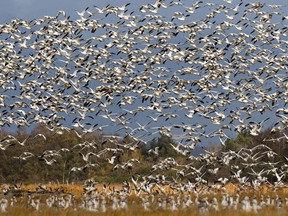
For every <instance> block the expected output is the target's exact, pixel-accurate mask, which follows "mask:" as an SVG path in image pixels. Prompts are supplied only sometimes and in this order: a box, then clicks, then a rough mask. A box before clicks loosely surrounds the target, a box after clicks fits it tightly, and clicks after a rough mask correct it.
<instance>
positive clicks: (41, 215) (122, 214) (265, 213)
mask: <svg viewBox="0 0 288 216" xmlns="http://www.w3.org/2000/svg"><path fill="white" fill-rule="evenodd" d="M38 187H39V185H37V184H31V185H23V186H22V189H23V190H30V191H36V190H37V188H38ZM0 188H1V187H0ZM2 188H3V186H2ZM46 188H47V189H48V190H52V191H64V192H65V193H71V194H73V195H75V198H76V199H77V198H78V199H80V198H81V196H82V193H83V185H64V184H63V185H61V184H60V185H59V184H47V185H46ZM110 188H115V189H116V190H117V189H121V188H122V185H121V184H111V185H110ZM225 188H226V191H227V193H228V194H230V195H235V194H236V193H237V192H238V193H239V188H238V187H237V185H233V184H227V185H226V187H225ZM97 190H98V191H99V192H102V191H103V184H99V185H97ZM154 190H157V187H155V188H154ZM167 193H172V189H169V188H168V189H167ZM276 194H277V195H279V197H282V198H285V197H288V189H287V187H283V188H279V189H277V190H275V189H273V190H272V189H271V188H270V187H268V186H262V187H260V188H259V190H257V191H255V190H252V189H249V188H245V189H243V190H241V191H240V198H241V199H242V198H243V197H244V196H246V195H250V196H253V195H256V196H257V197H258V198H259V197H260V195H264V196H265V195H270V196H272V197H275V195H276ZM204 196H205V197H208V199H211V197H212V196H215V194H214V195H204ZM221 196H222V194H221V193H219V194H216V197H217V199H218V201H219V200H220V197H221ZM194 198H195V197H194V196H193V198H192V200H193V199H194ZM129 200H130V202H129V203H130V204H129V207H128V209H127V210H118V211H113V210H112V209H109V208H108V209H107V212H104V213H103V212H89V211H86V210H84V209H79V208H78V206H79V205H76V206H77V210H76V209H73V208H72V207H71V208H68V209H65V210H64V209H57V208H48V207H46V204H41V205H40V210H39V211H36V210H34V209H33V208H31V207H30V208H27V207H26V206H25V204H18V205H17V206H15V207H8V209H7V212H0V216H2V215H9V216H10V215H13V216H14V215H15V216H26V215H29V216H30V215H31V216H50V215H51V216H52V215H53V216H56V215H57V216H58V215H59V216H70V215H71V216H90V215H103V216H104V215H111V216H127V215H131V216H134V215H140V216H146V215H147V216H153V215H157V216H169V215H171V216H172V215H173V216H178V215H179V216H188V215H189V216H194V215H195V216H196V215H199V214H200V213H199V211H198V209H197V208H196V207H191V208H189V209H182V210H178V211H169V210H150V211H144V209H143V207H142V206H141V204H140V203H139V200H138V201H136V198H135V196H133V195H132V196H131V197H129ZM155 200H156V199H155ZM133 201H134V204H133ZM23 203H25V202H23ZM42 203H43V202H42ZM44 203H45V202H44ZM152 209H156V208H152ZM200 215H207V216H210V215H211V216H231V215H233V216H250V215H251V216H252V215H259V216H260V215H261V216H273V215H277V216H287V215H288V207H287V206H286V207H284V208H281V209H276V208H274V207H273V208H272V207H269V208H265V209H263V210H260V211H258V212H257V213H255V212H244V211H233V210H221V211H212V210H211V211H209V212H208V213H203V214H200Z"/></svg>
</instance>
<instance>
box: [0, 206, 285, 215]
mask: <svg viewBox="0 0 288 216" xmlns="http://www.w3.org/2000/svg"><path fill="white" fill-rule="evenodd" d="M2 215H3V216H4V215H6V216H7V215H9V216H10V215H13V216H27V215H29V216H56V215H57V216H90V215H91V216H92V215H99V216H130V215H131V216H138V215H139V216H154V215H155V216H197V215H205V216H206V215H207V216H254V215H259V216H274V215H275V216H287V215H288V208H287V207H286V208H283V209H275V208H265V209H263V210H261V211H258V212H257V213H255V212H243V211H233V210H223V211H210V212H208V213H202V214H201V213H199V211H198V210H197V209H193V208H190V209H185V210H179V211H169V210H157V211H144V210H143V209H142V208H139V206H130V207H129V208H128V209H127V210H118V211H113V210H108V211H107V212H105V213H103V212H89V211H86V210H81V209H80V210H79V209H78V210H77V211H75V210H73V209H72V208H69V209H65V210H61V209H49V208H46V207H43V208H41V209H40V210H39V211H36V210H33V209H27V208H25V207H24V206H23V207H20V206H19V207H15V208H10V209H8V210H7V212H5V213H0V216H2Z"/></svg>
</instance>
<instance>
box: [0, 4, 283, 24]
mask: <svg viewBox="0 0 288 216" xmlns="http://www.w3.org/2000/svg"><path fill="white" fill-rule="evenodd" d="M154 2H155V0H144V1H143V0H142V1H138V0H133V1H131V0H117V1H113V0H105V1H103V0H83V1H80V0H49V1H47V0H1V3H0V14H1V16H0V23H6V22H10V20H11V19H16V18H21V19H28V20H31V19H37V18H40V17H43V16H46V15H49V16H54V15H56V13H57V11H59V10H64V11H65V12H66V13H67V14H68V15H70V16H71V17H73V16H75V15H76V12H75V10H77V11H81V10H83V9H84V8H86V7H88V6H89V7H91V8H92V7H93V5H95V6H97V7H104V6H106V5H108V4H111V5H115V6H122V5H123V4H126V3H131V5H130V6H129V10H131V11H133V9H136V8H139V7H140V6H141V5H143V4H149V3H154ZM166 2H168V3H169V2H170V0H168V1H166ZM182 2H185V4H188V5H189V4H193V3H195V2H197V1H195V0H182ZM204 2H205V3H206V2H213V3H217V4H227V3H226V2H225V0H210V1H204ZM239 2H240V1H239V0H233V2H232V4H237V3H239ZM243 2H244V3H248V2H249V3H252V2H257V0H250V1H246V0H243ZM259 2H261V3H267V4H279V5H287V3H288V1H287V0H277V1H271V0H261V1H259Z"/></svg>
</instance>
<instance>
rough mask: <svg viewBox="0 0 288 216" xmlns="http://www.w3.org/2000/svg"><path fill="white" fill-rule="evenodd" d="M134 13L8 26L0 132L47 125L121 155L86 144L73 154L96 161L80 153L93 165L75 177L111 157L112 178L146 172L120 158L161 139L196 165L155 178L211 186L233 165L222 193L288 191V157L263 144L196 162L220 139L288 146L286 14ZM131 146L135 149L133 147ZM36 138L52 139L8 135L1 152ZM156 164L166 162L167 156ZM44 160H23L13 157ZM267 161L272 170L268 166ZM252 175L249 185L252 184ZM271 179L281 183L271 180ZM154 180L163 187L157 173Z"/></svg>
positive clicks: (173, 7) (178, 5)
mask: <svg viewBox="0 0 288 216" xmlns="http://www.w3.org/2000/svg"><path fill="white" fill-rule="evenodd" d="M129 7H131V5H130V4H129V3H128V4H125V5H123V6H120V7H115V6H112V5H107V6H106V7H104V8H98V7H97V6H94V7H93V8H92V7H91V8H89V7H87V8H85V9H84V10H83V11H81V12H78V11H77V14H78V16H79V18H78V19H75V20H73V19H72V18H71V17H70V16H68V15H67V14H66V13H65V12H64V11H59V12H58V13H57V15H56V16H44V17H43V18H40V19H35V20H22V19H15V20H11V22H10V23H5V24H1V25H0V47H1V53H0V71H1V73H0V86H1V89H0V93H1V94H0V115H1V119H0V125H1V127H3V128H8V127H12V128H13V127H15V126H17V127H21V126H24V127H32V126H33V125H36V124H44V125H46V127H47V129H49V130H50V131H51V132H53V133H56V134H62V133H63V131H65V130H67V131H74V132H75V133H76V134H77V136H78V137H80V138H83V139H85V135H86V134H89V133H92V132H95V131H96V132H103V134H104V135H103V137H104V140H103V142H102V143H105V142H107V141H109V142H111V143H114V144H115V146H114V147H111V148H110V147H109V148H106V149H104V150H101V151H100V152H97V148H95V145H96V144H95V143H93V142H92V143H91V142H88V141H85V142H83V143H79V144H77V146H74V147H73V148H76V147H78V146H79V147H80V148H81V149H84V148H85V149H88V150H89V151H87V153H85V154H84V153H83V154H82V153H81V156H82V158H83V160H84V161H85V162H86V165H85V166H84V167H74V168H73V169H72V170H71V171H72V172H78V171H83V170H84V169H86V168H93V167H97V164H93V163H91V158H93V157H98V158H99V157H105V156H106V155H107V152H109V153H112V154H113V156H112V157H109V158H107V163H110V164H113V165H114V169H128V170H129V169H131V168H132V167H133V166H134V165H135V164H137V163H139V161H138V160H137V159H135V158H132V159H129V160H128V161H127V162H125V163H118V164H117V160H116V158H117V157H116V155H117V154H119V153H122V152H124V151H135V149H137V147H138V146H139V145H141V144H147V143H149V141H150V140H151V139H152V138H154V137H157V136H158V135H159V134H160V135H165V136H168V137H171V138H172V139H173V140H175V142H176V143H177V145H174V144H171V145H172V147H173V149H174V150H175V151H176V152H177V153H179V154H181V155H186V156H189V160H188V161H189V163H187V164H179V163H178V162H177V161H176V160H175V159H174V158H166V159H164V160H162V161H161V162H159V163H157V164H155V165H153V167H152V168H151V169H152V171H153V172H154V173H157V172H158V171H159V172H163V170H168V169H173V170H175V171H176V175H177V176H176V178H175V179H174V180H175V182H177V179H178V178H179V177H185V176H189V177H191V178H193V179H194V182H193V183H194V184H200V183H201V184H203V183H204V184H205V183H207V180H205V178H204V177H203V176H205V174H208V173H209V174H211V175H215V174H216V173H217V172H218V171H219V169H220V168H221V166H223V165H225V166H227V167H230V169H231V178H230V179H226V178H220V179H218V181H219V182H223V183H227V182H228V181H231V179H233V181H234V180H235V181H236V182H237V183H239V184H240V185H245V186H246V185H247V184H250V185H252V186H253V187H255V188H257V187H259V186H260V185H262V184H271V185H273V186H282V185H284V181H283V179H285V177H287V174H288V158H287V157H286V156H285V155H283V156H282V157H283V159H284V160H282V161H281V162H280V161H275V158H276V157H277V156H278V155H277V153H276V152H274V151H273V150H272V149H271V148H269V147H268V146H266V145H264V144H263V145H258V146H256V147H254V148H253V149H245V148H242V149H241V150H239V151H232V150H230V151H227V152H221V153H220V154H221V155H220V156H219V155H216V154H215V153H213V152H208V151H206V153H205V154H201V155H200V156H199V157H194V156H192V153H193V150H194V149H195V146H196V145H198V144H199V143H200V142H202V143H203V142H207V143H208V142H209V140H213V141H214V142H215V139H217V140H218V139H219V141H220V143H221V144H222V145H225V142H226V140H227V139H229V138H230V137H233V136H235V135H236V134H238V133H242V132H243V131H249V133H250V134H251V135H252V136H258V135H259V133H260V132H261V131H262V130H263V129H265V128H267V127H268V126H272V131H275V132H276V131H278V132H279V131H280V132H282V133H283V136H282V137H281V138H278V139H279V140H285V142H288V135H287V134H286V133H285V130H286V131H287V125H288V117H287V114H288V108H287V103H288V74H287V44H288V40H287V31H288V26H287V25H288V15H287V14H285V6H281V5H270V4H263V3H260V2H256V3H248V2H245V1H244V0H241V1H238V2H237V4H235V3H233V2H232V1H230V0H229V1H228V0H225V1H223V2H221V3H220V1H219V3H205V2H203V1H197V2H195V3H193V4H191V2H189V1H171V2H168V1H165V0H157V1H156V2H155V3H154V4H147V5H143V6H141V7H140V8H139V9H138V10H135V11H129ZM269 122H270V123H269ZM271 122H273V124H272V123H271ZM269 124H270V125H269ZM114 134H118V135H114ZM119 134H120V135H119ZM126 136H129V137H130V138H132V139H131V142H130V143H125V142H124V143H123V139H124V138H123V137H126ZM36 138H37V139H40V138H41V139H43V140H46V137H45V136H44V135H43V134H37V135H36V136H35V137H27V138H26V139H24V140H21V141H20V140H18V139H17V138H15V137H13V136H12V135H8V136H6V137H2V140H1V141H0V149H1V151H5V150H6V149H7V148H12V147H13V145H15V143H16V145H18V144H19V145H22V146H24V145H25V143H26V141H27V140H28V139H36ZM266 141H267V140H266ZM268 141H271V142H275V141H277V140H274V139H272V138H271V139H270V140H268ZM70 150H71V149H65V148H63V149H60V150H47V151H45V152H43V154H42V155H40V156H39V157H40V159H42V160H44V161H45V162H46V163H47V164H48V165H53V164H54V163H56V162H57V160H56V159H55V158H54V157H56V156H57V157H58V156H59V155H61V153H62V152H65V151H70ZM149 154H152V155H155V156H157V155H158V154H159V148H158V147H156V148H155V149H151V150H150V151H149ZM34 156H35V155H34V154H32V153H31V152H21V153H20V154H19V155H18V156H15V157H16V158H17V159H20V160H27V159H29V158H31V157H34ZM264 158H266V159H267V160H266V162H263V161H261V162H259V160H260V159H264ZM236 159H237V161H238V164H234V163H233V161H234V160H236ZM195 164H198V166H197V167H196V165H195ZM199 164H200V165H199ZM245 169H246V170H248V173H249V174H248V176H246V175H245V176H243V175H242V172H243V170H245ZM271 175H273V176H274V177H275V181H274V182H269V181H268V176H271ZM148 177H149V178H152V179H153V178H154V180H155V179H156V180H158V181H160V180H159V179H158V177H159V175H158V174H155V175H154V176H152V175H151V176H148ZM163 178H164V177H163ZM161 179H162V177H161ZM104 200H105V199H103V201H102V204H103V203H104V204H103V205H105V203H106V202H104ZM144 200H145V199H144ZM95 202H96V201H95V200H94V201H87V202H86V201H85V204H83V205H84V206H86V205H90V204H91V205H96V204H95ZM113 202H114V201H113ZM115 202H116V201H115ZM117 202H119V200H117ZM169 202H170V204H171V203H172V204H171V205H174V204H175V200H173V199H172V200H170V201H169ZM248 202H249V200H248V201H247V203H248ZM252 202H253V201H252ZM88 203H90V204H88ZM144 203H146V201H144ZM173 203H174V204H173ZM102 204H101V205H102ZM206 204H207V205H206ZM206 204H205V205H206V206H210V204H211V203H210V204H208V203H206ZM1 205H2V201H1ZM147 205H148V204H147ZM161 205H162V204H161ZM175 205H176V204H175ZM211 205H212V204H211ZM247 205H248V204H247ZM1 208H2V207H1Z"/></svg>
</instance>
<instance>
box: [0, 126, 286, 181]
mask: <svg viewBox="0 0 288 216" xmlns="http://www.w3.org/2000/svg"><path fill="white" fill-rule="evenodd" d="M76 132H77V133H76ZM287 134H288V133H287ZM14 137H15V140H14ZM0 139H1V146H2V150H0V161H1V163H0V182H1V183H19V182H23V183H40V182H41V183H45V182H55V183H72V182H74V183H78V182H82V181H83V180H85V179H87V178H94V179H95V180H96V181H98V182H123V181H125V180H130V179H131V176H132V175H134V176H137V177H141V176H149V175H151V174H156V173H157V174H165V176H167V178H169V177H170V178H172V177H173V178H177V179H178V180H181V179H182V180H185V179H189V178H191V176H189V175H187V176H186V175H181V174H179V173H180V172H179V170H180V169H179V167H177V168H173V167H170V168H169V169H163V170H161V169H160V170H157V171H154V170H153V169H151V167H153V165H155V164H159V163H161V161H163V160H165V159H166V158H174V159H175V161H176V162H177V163H178V164H187V163H188V162H189V163H193V164H192V165H193V166H195V167H196V168H199V167H201V166H203V164H204V166H205V167H204V168H203V170H205V169H206V170H208V169H209V168H211V167H210V166H212V165H209V164H205V161H204V160H205V156H204V154H200V155H199V156H198V159H195V160H193V157H191V155H192V154H193V151H190V152H189V153H188V154H179V153H177V151H175V150H174V149H173V147H172V145H171V144H173V145H175V146H176V143H175V142H174V141H173V140H172V139H171V138H170V137H167V136H160V137H159V138H155V139H153V140H152V141H151V142H150V143H148V144H147V145H146V144H142V143H137V142H136V141H135V140H134V139H133V138H132V137H129V136H125V137H122V138H119V137H118V136H117V135H107V134H106V135H105V134H103V133H100V132H97V131H96V132H93V133H89V134H88V133H87V134H83V133H82V134H81V131H74V130H70V131H69V130H61V131H51V130H49V129H48V128H47V127H46V126H45V125H38V126H37V127H36V128H35V129H34V130H32V131H31V132H29V133H28V132H26V131H25V130H24V129H23V128H19V129H18V131H17V132H16V133H15V134H9V133H7V132H5V131H3V130H2V131H1V134H0ZM25 140H26V141H25ZM21 142H22V143H21ZM23 142H24V144H23ZM260 144H265V145H267V146H268V147H269V148H271V149H272V150H273V152H275V153H276V154H275V158H274V159H273V160H274V161H282V162H285V156H288V146H287V139H285V137H284V138H283V132H271V130H270V129H268V130H266V131H263V132H262V133H260V134H259V135H258V136H251V135H249V132H243V133H241V134H239V135H238V136H237V137H236V138H235V139H230V140H227V141H226V145H225V146H218V147H216V148H213V150H212V149H211V148H210V149H209V148H208V149H206V151H213V155H215V158H217V157H221V154H222V152H229V151H230V150H233V151H236V152H237V151H239V150H241V148H247V149H249V148H253V147H255V146H257V145H260ZM6 145H8V146H7V147H6V148H5V146H6ZM156 147H158V148H157V149H158V152H157V154H155V153H153V152H152V151H154V150H155V148H156ZM121 149H122V150H121ZM200 149H201V148H200ZM149 150H150V151H149ZM198 150H199V147H198ZM194 151H195V150H194ZM89 152H90V155H89ZM91 152H92V153H91ZM132 158H133V159H135V160H134V161H132V162H131V163H130V164H132V166H131V167H130V166H128V165H127V161H128V162H129V160H130V159H132ZM191 158H192V159H191ZM194 158H195V157H194ZM237 160H238V159H237V158H235V159H234V160H233V161H232V165H233V164H234V165H235V164H237ZM261 160H263V161H265V160H266V161H267V158H266V157H263V158H261V159H260V160H259V161H261ZM203 161H204V163H203ZM125 163H126V166H125V165H124V164H125ZM117 164H119V166H116V165H117ZM120 165H122V167H121V166H120ZM213 166H215V164H214V165H213ZM219 166H220V165H219ZM230 168H231V166H230V165H229V166H227V165H225V164H224V165H223V164H221V168H220V170H219V172H217V173H216V174H213V175H212V174H209V172H206V174H205V176H204V177H205V178H206V179H208V180H209V181H215V180H217V179H218V178H220V177H223V176H226V177H227V178H229V177H230V176H231V169H230ZM247 172H248V171H247ZM244 174H245V170H244ZM271 178H273V177H271ZM285 179H286V178H285Z"/></svg>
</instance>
